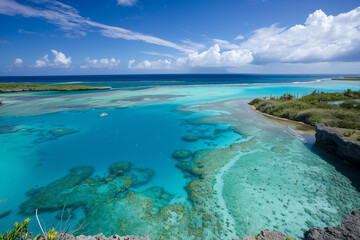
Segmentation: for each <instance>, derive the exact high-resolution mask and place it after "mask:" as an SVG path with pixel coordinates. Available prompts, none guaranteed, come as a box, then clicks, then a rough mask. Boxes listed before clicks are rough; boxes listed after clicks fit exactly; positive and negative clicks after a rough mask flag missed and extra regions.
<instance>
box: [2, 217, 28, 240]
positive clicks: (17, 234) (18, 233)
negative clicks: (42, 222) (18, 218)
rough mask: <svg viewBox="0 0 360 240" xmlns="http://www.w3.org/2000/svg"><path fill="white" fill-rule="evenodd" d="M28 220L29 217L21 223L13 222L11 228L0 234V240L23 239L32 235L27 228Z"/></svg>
mask: <svg viewBox="0 0 360 240" xmlns="http://www.w3.org/2000/svg"><path fill="white" fill-rule="evenodd" d="M29 222H30V218H27V219H25V220H24V221H23V222H22V223H18V222H15V224H14V226H13V227H12V229H11V230H9V231H7V232H6V233H4V234H3V235H0V240H16V239H21V240H23V239H27V238H30V237H32V236H31V234H30V233H28V230H27V227H28V225H29Z"/></svg>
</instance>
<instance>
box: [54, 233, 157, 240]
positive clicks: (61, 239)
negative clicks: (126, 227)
mask: <svg viewBox="0 0 360 240" xmlns="http://www.w3.org/2000/svg"><path fill="white" fill-rule="evenodd" d="M55 240H150V237H149V236H148V235H146V236H144V237H137V236H122V237H121V236H118V235H113V236H111V237H108V238H107V237H105V236H104V235H103V234H101V233H99V234H98V235H95V236H84V235H80V236H77V237H74V236H73V235H72V234H66V233H65V234H63V233H62V234H59V235H58V236H57V237H56V238H55Z"/></svg>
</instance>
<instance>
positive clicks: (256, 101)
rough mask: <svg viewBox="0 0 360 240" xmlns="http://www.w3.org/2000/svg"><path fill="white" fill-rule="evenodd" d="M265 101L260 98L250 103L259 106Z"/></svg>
mask: <svg viewBox="0 0 360 240" xmlns="http://www.w3.org/2000/svg"><path fill="white" fill-rule="evenodd" d="M262 101H263V100H262V99H260V98H255V99H254V100H252V101H251V102H249V104H250V105H255V104H259V103H261V102H262Z"/></svg>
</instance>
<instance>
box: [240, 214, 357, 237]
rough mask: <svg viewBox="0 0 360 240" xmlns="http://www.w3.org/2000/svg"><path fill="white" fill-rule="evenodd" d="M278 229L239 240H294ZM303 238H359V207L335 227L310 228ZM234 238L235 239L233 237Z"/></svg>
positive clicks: (267, 230)
mask: <svg viewBox="0 0 360 240" xmlns="http://www.w3.org/2000/svg"><path fill="white" fill-rule="evenodd" d="M294 239H295V238H291V237H287V236H285V235H284V234H283V233H281V232H279V231H272V230H269V229H266V230H264V231H262V232H260V233H259V234H258V235H247V236H245V237H244V238H242V239H241V240H294ZM303 239H304V240H345V239H346V240H359V239H360V209H358V210H356V211H353V212H352V213H351V214H350V215H348V216H347V217H346V218H345V219H344V221H343V222H342V223H341V224H340V225H338V226H336V227H326V228H324V229H320V228H311V229H310V230H308V231H306V232H305V233H304V238H303ZM234 240H235V239H234Z"/></svg>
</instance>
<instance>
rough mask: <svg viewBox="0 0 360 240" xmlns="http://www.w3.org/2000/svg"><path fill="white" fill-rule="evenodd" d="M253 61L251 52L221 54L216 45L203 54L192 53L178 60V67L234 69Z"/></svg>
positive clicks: (238, 50) (224, 52) (234, 51)
mask: <svg viewBox="0 0 360 240" xmlns="http://www.w3.org/2000/svg"><path fill="white" fill-rule="evenodd" d="M252 61H253V56H252V53H251V52H250V51H247V50H241V49H232V50H229V51H223V52H221V49H220V46H219V44H215V45H214V46H212V47H210V48H209V49H208V50H206V51H203V52H201V53H197V52H196V53H191V54H189V55H188V56H187V57H185V58H179V59H178V60H177V63H178V65H185V66H189V67H232V66H241V65H244V64H249V63H251V62H252Z"/></svg>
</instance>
